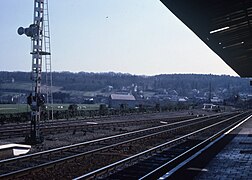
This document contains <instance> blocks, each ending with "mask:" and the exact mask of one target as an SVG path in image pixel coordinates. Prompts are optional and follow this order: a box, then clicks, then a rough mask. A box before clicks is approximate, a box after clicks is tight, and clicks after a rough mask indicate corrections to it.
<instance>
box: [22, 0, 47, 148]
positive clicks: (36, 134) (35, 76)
mask: <svg viewBox="0 0 252 180" xmlns="http://www.w3.org/2000/svg"><path fill="white" fill-rule="evenodd" d="M45 2H46V3H45ZM45 5H46V6H47V0H34V19H33V24H31V25H30V26H29V27H28V28H23V27H20V28H19V29H18V34H19V35H22V34H26V36H28V37H30V38H31V42H32V52H31V53H30V54H31V55H32V71H31V80H32V92H31V94H30V95H29V96H28V97H27V103H28V104H29V105H30V108H31V114H30V120H31V129H30V135H28V136H27V137H26V142H27V143H29V144H37V143H41V142H43V136H42V135H41V131H40V120H41V111H42V106H43V105H44V103H45V98H44V96H43V95H42V93H41V79H42V60H43V58H42V57H43V56H50V55H51V52H50V51H49V52H47V50H48V49H46V48H45V49H44V51H43V46H44V47H48V45H47V46H46V45H45V44H44V43H45V42H43V40H44V39H45V29H44V10H45ZM47 7H48V6H47ZM46 10H47V11H48V8H46ZM47 15H48V13H47ZM47 20H48V19H47ZM47 22H48V26H49V21H47ZM48 28H49V27H48ZM48 32H49V31H48ZM47 42H48V41H47ZM49 44H50V41H49ZM49 48H50V46H49ZM49 50H50V49H49ZM44 59H45V58H44ZM49 60H50V59H49ZM50 65H51V63H50ZM46 69H47V68H46ZM50 70H51V68H50Z"/></svg>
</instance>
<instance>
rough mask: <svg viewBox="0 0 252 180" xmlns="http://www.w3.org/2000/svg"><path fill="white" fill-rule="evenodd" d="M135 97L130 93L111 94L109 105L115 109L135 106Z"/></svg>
mask: <svg viewBox="0 0 252 180" xmlns="http://www.w3.org/2000/svg"><path fill="white" fill-rule="evenodd" d="M136 105H137V101H136V98H135V97H134V96H133V95H130V94H111V95H110V96H109V107H110V108H115V109H125V108H135V106H136Z"/></svg>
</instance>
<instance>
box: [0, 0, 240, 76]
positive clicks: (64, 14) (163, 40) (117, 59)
mask: <svg viewBox="0 0 252 180" xmlns="http://www.w3.org/2000/svg"><path fill="white" fill-rule="evenodd" d="M33 3H34V2H33V0H22V1H20V0H8V1H6V0H1V1H0V25H1V28H0V32H1V35H2V36H1V40H0V42H1V43H0V71H30V70H31V55H30V50H31V41H30V39H29V38H28V37H26V36H25V35H23V36H19V35H18V34H17V29H18V27H20V26H23V27H28V26H29V25H30V24H32V22H33V5H34V4H33ZM49 15H50V32H51V53H52V71H58V72H61V71H71V72H80V71H83V72H121V73H130V74H136V75H157V74H172V73H177V74H178V73H183V74H184V73H194V74H217V75H222V74H226V75H232V76H238V75H237V74H236V73H235V72H234V71H233V70H232V69H231V68H230V67H229V66H228V65H226V64H225V63H224V61H223V60H221V59H220V58H219V57H218V56H217V55H216V54H215V53H214V52H213V51H212V50H211V49H210V48H208V47H207V46H206V45H205V44H204V43H203V42H202V41H201V40H200V39H199V38H198V37H197V36H196V35H195V34H194V33H193V32H192V31H191V30H190V29H189V28H187V27H186V26H185V25H184V24H183V23H182V22H181V21H180V20H179V19H178V18H176V17H175V16H174V15H173V14H172V13H171V12H170V11H169V10H168V9H167V8H166V7H165V6H164V5H163V4H162V3H161V2H160V1H159V0H127V1H119V0H60V1H59V0H49Z"/></svg>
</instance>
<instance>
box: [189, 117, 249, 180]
mask: <svg viewBox="0 0 252 180" xmlns="http://www.w3.org/2000/svg"><path fill="white" fill-rule="evenodd" d="M229 136H234V138H233V139H232V140H231V141H230V142H229V143H228V144H227V145H226V146H225V147H224V148H223V149H222V150H221V151H220V152H219V153H218V154H217V155H216V156H214V157H213V159H212V160H211V161H210V162H209V163H208V164H207V165H206V166H205V167H204V168H193V167H191V168H188V169H187V171H200V173H199V174H198V175H197V176H196V177H195V179H197V180H202V179H203V180H206V179H207V180H208V179H215V180H216V179H217V180H218V179H225V180H226V179H246V180H248V179H252V171H251V167H252V118H249V119H248V120H247V121H245V122H244V123H243V124H241V125H240V126H238V127H237V128H236V129H235V130H234V131H233V132H231V133H230V134H229Z"/></svg>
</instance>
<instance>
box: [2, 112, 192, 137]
mask: <svg viewBox="0 0 252 180" xmlns="http://www.w3.org/2000/svg"><path fill="white" fill-rule="evenodd" d="M151 117H152V118H143V117H139V116H131V117H130V119H129V120H125V119H124V120H120V118H119V117H118V118H102V119H77V120H66V119H65V120H55V121H45V122H42V123H41V131H42V133H43V134H44V135H49V134H56V133H65V132H69V131H78V130H81V131H95V130H97V129H116V128H122V127H129V126H141V125H142V126H143V125H144V126H145V127H148V126H149V127H151V126H157V125H160V121H165V122H175V121H180V120H184V119H189V118H192V117H195V116H192V115H188V116H176V117H168V118H167V117H166V116H165V117H161V116H157V115H156V116H155V115H152V116H151ZM29 132H30V124H28V123H23V124H10V125H4V126H1V127H0V139H6V138H15V137H24V136H25V135H26V134H29Z"/></svg>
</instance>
